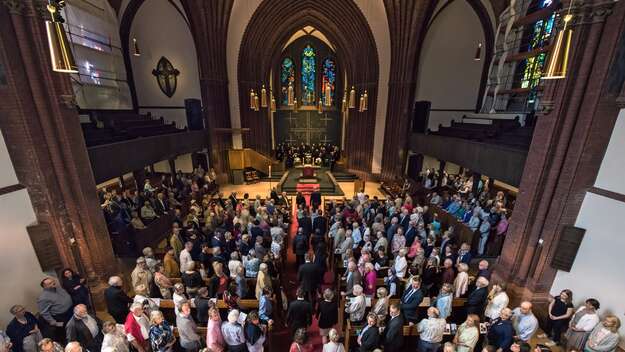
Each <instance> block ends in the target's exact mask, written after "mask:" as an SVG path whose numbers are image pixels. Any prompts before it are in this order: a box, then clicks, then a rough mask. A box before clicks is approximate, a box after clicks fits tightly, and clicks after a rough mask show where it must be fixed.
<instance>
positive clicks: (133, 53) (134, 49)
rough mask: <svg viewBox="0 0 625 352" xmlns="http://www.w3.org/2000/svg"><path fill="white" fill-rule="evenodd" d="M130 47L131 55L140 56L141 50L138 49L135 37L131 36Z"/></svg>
mask: <svg viewBox="0 0 625 352" xmlns="http://www.w3.org/2000/svg"><path fill="white" fill-rule="evenodd" d="M132 47H133V52H132V55H133V56H141V51H140V50H139V44H138V43H137V38H132Z"/></svg>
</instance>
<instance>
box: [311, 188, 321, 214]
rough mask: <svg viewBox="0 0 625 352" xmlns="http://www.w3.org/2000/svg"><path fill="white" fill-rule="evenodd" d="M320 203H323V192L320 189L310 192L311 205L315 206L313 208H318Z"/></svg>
mask: <svg viewBox="0 0 625 352" xmlns="http://www.w3.org/2000/svg"><path fill="white" fill-rule="evenodd" d="M320 205H321V192H319V190H318V189H316V190H314V191H313V192H312V193H311V194H310V206H311V207H312V208H313V210H317V208H319V206H320Z"/></svg>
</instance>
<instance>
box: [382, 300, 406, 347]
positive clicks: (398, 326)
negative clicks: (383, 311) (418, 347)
mask: <svg viewBox="0 0 625 352" xmlns="http://www.w3.org/2000/svg"><path fill="white" fill-rule="evenodd" d="M389 313H390V316H391V320H389V321H388V324H386V327H385V328H384V336H383V337H384V351H385V352H399V351H403V347H404V318H403V317H402V316H401V311H400V309H399V305H398V304H397V303H391V305H390V306H389Z"/></svg>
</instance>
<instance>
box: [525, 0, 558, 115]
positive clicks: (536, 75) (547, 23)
mask: <svg viewBox="0 0 625 352" xmlns="http://www.w3.org/2000/svg"><path fill="white" fill-rule="evenodd" d="M553 1H554V0H537V1H536V0H535V1H533V2H532V4H530V8H529V9H528V11H527V13H528V14H530V13H533V12H536V11H537V10H540V9H543V8H545V7H547V6H549V5H551V4H552V3H553ZM554 21H555V13H553V14H551V16H549V17H547V18H546V19H540V20H538V21H536V23H534V25H533V26H531V27H530V28H529V29H528V30H527V32H526V34H525V37H524V38H523V40H522V45H521V48H520V50H519V51H520V52H531V51H533V50H536V49H539V48H542V47H544V46H546V45H547V44H548V43H549V38H550V37H551V32H552V31H553V25H554ZM546 59H547V53H544V52H543V53H540V54H538V55H534V56H531V57H528V58H527V59H524V60H523V61H521V62H520V63H519V65H518V66H517V77H518V78H517V79H518V80H519V83H518V84H516V86H517V87H520V88H529V89H533V88H535V87H536V86H538V83H539V82H540V77H541V75H542V72H543V69H544V67H545V64H546ZM535 99H536V92H535V91H532V92H531V93H530V95H529V96H528V103H530V104H531V103H533V102H534V100H535Z"/></svg>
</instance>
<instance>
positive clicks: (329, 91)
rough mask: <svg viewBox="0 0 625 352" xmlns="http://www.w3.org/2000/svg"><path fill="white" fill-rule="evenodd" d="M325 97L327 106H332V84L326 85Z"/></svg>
mask: <svg viewBox="0 0 625 352" xmlns="http://www.w3.org/2000/svg"><path fill="white" fill-rule="evenodd" d="M325 96H326V100H325V103H326V106H332V87H330V83H326V88H325Z"/></svg>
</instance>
